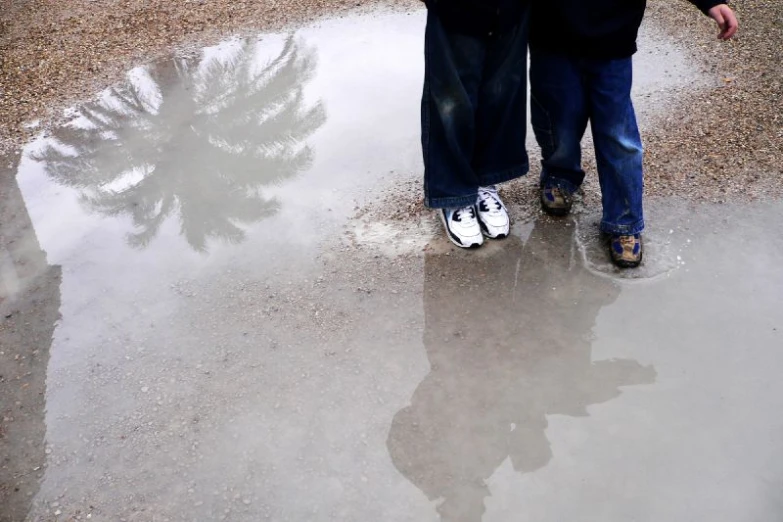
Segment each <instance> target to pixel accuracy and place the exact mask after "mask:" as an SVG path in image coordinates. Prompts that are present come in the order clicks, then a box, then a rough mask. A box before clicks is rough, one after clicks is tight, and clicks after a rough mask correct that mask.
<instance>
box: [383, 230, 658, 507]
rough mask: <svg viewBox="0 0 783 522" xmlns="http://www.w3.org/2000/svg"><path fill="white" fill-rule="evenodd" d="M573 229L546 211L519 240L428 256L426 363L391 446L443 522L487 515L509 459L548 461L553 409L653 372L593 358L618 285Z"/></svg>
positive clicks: (582, 410)
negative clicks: (583, 251) (603, 312)
mask: <svg viewBox="0 0 783 522" xmlns="http://www.w3.org/2000/svg"><path fill="white" fill-rule="evenodd" d="M574 228H575V227H573V226H566V224H565V223H563V222H558V221H551V220H546V219H542V220H540V221H538V222H537V223H536V224H535V227H534V229H533V231H532V233H531V236H530V239H529V240H528V241H527V242H526V243H525V244H524V245H523V244H522V243H521V241H520V240H519V239H518V238H516V237H512V238H509V239H508V240H506V241H505V242H503V243H502V244H498V245H491V246H490V248H488V249H487V248H486V247H485V250H484V251H478V252H472V253H465V252H453V253H451V254H450V255H449V254H432V255H427V256H426V260H425V280H424V311H425V332H424V345H425V348H426V350H427V356H428V358H429V361H430V365H431V371H430V373H429V375H427V377H426V378H425V379H424V381H423V382H422V383H421V384H420V385H419V387H418V388H417V389H416V391H415V392H414V394H413V397H412V399H411V404H410V406H408V407H406V408H404V409H402V410H401V411H400V412H398V413H397V415H396V416H395V417H394V420H393V422H392V426H391V431H390V433H389V438H388V442H387V444H388V449H389V452H390V454H391V457H392V460H393V462H394V465H395V466H396V467H397V469H398V470H399V471H400V472H401V473H402V474H403V475H404V476H405V477H406V478H407V479H408V480H410V481H411V482H412V483H413V484H415V485H416V486H417V487H418V488H419V489H421V490H422V492H424V494H425V495H426V496H427V497H428V498H429V499H430V500H432V501H438V507H437V509H438V512H439V514H440V517H441V520H443V521H447V522H479V521H481V520H482V518H483V514H484V511H485V507H484V499H485V498H486V497H487V496H489V495H490V494H491V492H490V491H489V489H488V487H487V484H486V481H487V479H488V478H489V477H491V476H492V475H493V473H494V472H495V470H497V469H498V467H499V466H500V465H501V464H502V463H503V462H504V461H505V460H506V459H510V461H511V464H512V465H513V468H514V470H516V471H517V472H519V473H526V472H532V471H535V470H537V469H539V468H542V467H543V466H545V465H546V464H547V463H548V462H549V460H550V459H551V458H552V450H551V448H550V443H549V441H548V439H547V437H546V433H545V430H546V427H547V416H548V415H552V414H560V415H570V416H586V415H587V410H586V408H587V406H588V405H591V404H598V403H602V402H606V401H609V400H611V399H613V398H615V397H617V396H618V395H620V393H621V392H620V389H619V387H620V386H626V385H634V384H648V383H652V382H654V380H655V371H654V369H653V368H651V367H643V366H641V365H639V364H638V363H637V362H635V361H631V360H607V361H595V362H594V361H593V360H592V358H591V338H590V336H591V331H592V328H593V325H594V323H595V319H596V317H597V315H598V312H599V311H600V309H601V307H603V306H606V305H608V304H610V303H612V302H613V301H614V300H615V299H616V298H617V296H618V294H619V288H618V287H617V286H615V285H614V284H613V283H612V282H611V281H609V280H607V279H604V278H601V277H598V276H595V275H594V274H592V273H590V272H589V271H587V270H586V269H585V268H584V267H583V266H582V264H581V260H580V259H579V258H578V256H577V253H576V251H575V243H574Z"/></svg>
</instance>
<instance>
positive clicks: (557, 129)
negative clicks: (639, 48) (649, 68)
mask: <svg viewBox="0 0 783 522" xmlns="http://www.w3.org/2000/svg"><path fill="white" fill-rule="evenodd" d="M632 83H633V65H632V60H631V58H627V59H622V60H588V59H579V58H571V57H568V56H564V55H559V54H552V53H547V52H543V51H539V50H536V49H534V50H533V51H532V52H531V54H530V89H531V118H532V120H533V130H534V131H535V134H536V140H537V141H538V145H539V146H540V147H541V154H542V156H543V161H542V170H541V182H542V184H550V185H555V186H559V187H560V188H562V189H564V190H567V191H569V192H574V191H576V190H577V189H578V188H579V186H580V185H581V184H582V181H584V177H585V172H584V170H582V149H581V141H582V137H583V136H584V133H585V130H586V129H587V123H588V121H589V122H590V128H591V130H592V133H593V143H594V145H595V155H596V163H597V167H598V180H599V182H600V184H601V193H602V197H601V199H602V202H603V219H602V220H601V230H602V231H604V232H607V233H609V234H637V233H639V232H641V231H642V230H643V229H644V216H643V209H642V192H643V188H644V182H643V173H642V142H641V138H640V137H639V128H638V126H637V124H636V114H635V113H634V109H633V104H632V103H631V84H632Z"/></svg>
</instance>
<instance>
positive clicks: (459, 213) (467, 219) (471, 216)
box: [454, 205, 476, 224]
mask: <svg viewBox="0 0 783 522" xmlns="http://www.w3.org/2000/svg"><path fill="white" fill-rule="evenodd" d="M475 220H476V211H475V210H473V206H472V205H471V206H468V207H463V208H461V209H459V210H456V211H454V221H459V222H460V223H465V224H470V223H471V222H472V221H475Z"/></svg>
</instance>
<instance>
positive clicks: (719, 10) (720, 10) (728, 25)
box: [707, 4, 739, 40]
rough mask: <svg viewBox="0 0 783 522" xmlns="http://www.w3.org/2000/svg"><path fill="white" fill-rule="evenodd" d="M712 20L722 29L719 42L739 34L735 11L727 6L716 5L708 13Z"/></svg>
mask: <svg viewBox="0 0 783 522" xmlns="http://www.w3.org/2000/svg"><path fill="white" fill-rule="evenodd" d="M707 14H708V15H710V18H712V19H713V20H715V23H717V24H718V27H720V33H719V34H718V39H719V40H728V39H729V38H731V37H732V36H734V35H735V34H736V33H737V28H738V27H739V24H738V23H737V17H736V16H734V11H732V10H731V7H729V6H727V5H726V4H720V5H716V6H715V7H713V8H712V9H710V10H709V11H708V12H707Z"/></svg>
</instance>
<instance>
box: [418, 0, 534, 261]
mask: <svg viewBox="0 0 783 522" xmlns="http://www.w3.org/2000/svg"><path fill="white" fill-rule="evenodd" d="M426 4H427V8H428V13H427V29H426V34H425V44H424V54H425V66H424V93H423V96H422V103H421V142H422V150H423V155H424V196H425V203H426V204H427V206H428V207H430V208H435V209H438V211H439V213H440V217H441V220H442V221H443V224H444V226H445V228H446V232H447V234H448V237H449V239H450V240H451V241H452V242H453V243H454V244H455V245H457V246H459V247H463V248H472V247H479V246H481V244H482V243H483V241H484V236H486V237H488V238H495V239H497V238H503V237H506V236H508V234H509V227H510V220H509V217H508V213H507V212H506V207H505V205H504V204H503V202H502V201H501V199H500V197H499V196H498V191H497V188H496V185H497V184H498V183H502V182H504V181H509V180H511V179H514V178H517V177H520V176H522V175H524V174H526V173H527V171H528V168H529V164H528V157H527V151H526V150H525V136H526V130H527V129H526V121H527V99H526V98H527V78H526V76H527V75H526V71H527V36H528V24H527V20H528V16H529V4H530V0H426Z"/></svg>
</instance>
